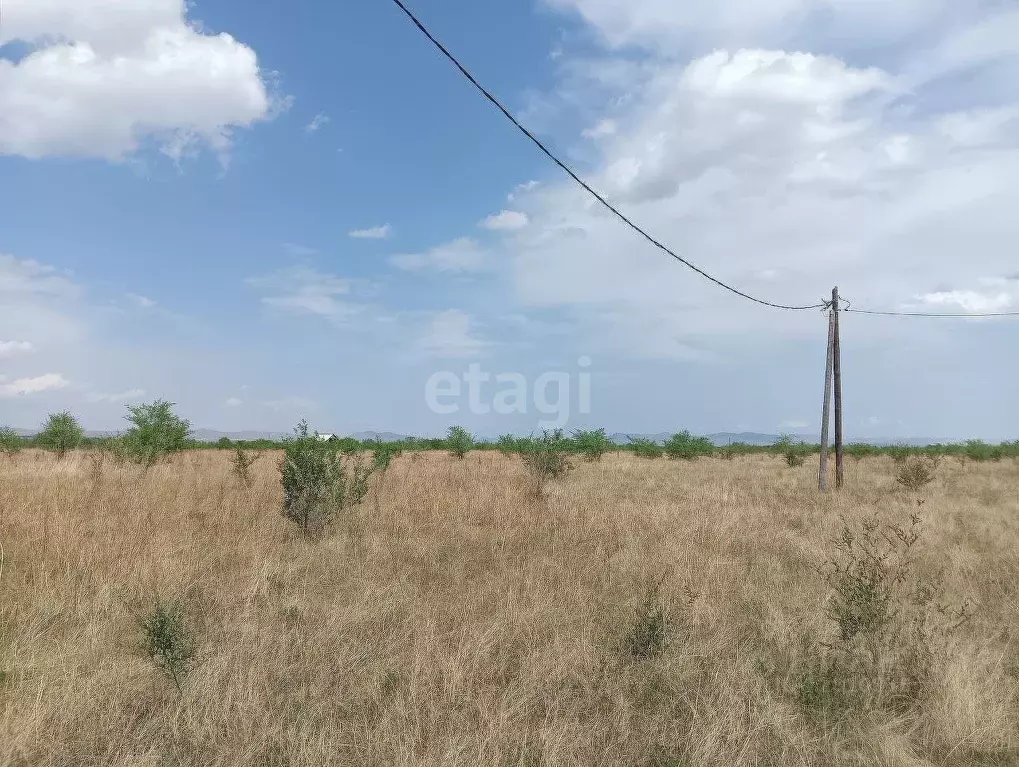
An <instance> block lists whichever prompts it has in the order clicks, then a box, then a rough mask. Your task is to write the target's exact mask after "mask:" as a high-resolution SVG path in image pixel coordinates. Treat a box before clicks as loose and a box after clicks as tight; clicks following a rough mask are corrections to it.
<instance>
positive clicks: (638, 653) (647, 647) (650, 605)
mask: <svg viewBox="0 0 1019 767" xmlns="http://www.w3.org/2000/svg"><path fill="white" fill-rule="evenodd" d="M663 580H664V578H663V579H661V580H658V581H654V582H652V583H651V584H650V585H649V586H648V589H647V593H646V594H645V596H644V599H643V601H641V603H640V605H638V606H637V614H636V615H635V616H634V620H633V623H632V624H631V626H630V629H629V631H628V632H627V634H626V640H625V642H624V645H625V648H626V651H627V653H628V654H629V655H630V656H631V657H633V658H636V659H637V660H650V659H652V658H657V657H659V656H660V655H662V653H664V652H665V648H666V647H667V646H668V643H669V621H668V613H667V612H666V609H665V605H664V604H663V603H662V597H661V588H662V582H663Z"/></svg>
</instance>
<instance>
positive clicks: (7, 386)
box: [0, 373, 71, 398]
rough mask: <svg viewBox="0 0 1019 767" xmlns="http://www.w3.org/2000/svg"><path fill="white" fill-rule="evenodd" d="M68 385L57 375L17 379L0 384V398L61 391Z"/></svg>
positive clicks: (68, 384)
mask: <svg viewBox="0 0 1019 767" xmlns="http://www.w3.org/2000/svg"><path fill="white" fill-rule="evenodd" d="M70 385H71V382H70V381H68V380H67V379H66V378H64V377H63V376H62V375H60V374H59V373H46V374H45V375H41V376H36V377H35V378H18V379H16V380H14V381H12V382H11V383H4V384H0V397H5V398H6V397H17V396H23V395H26V394H39V393H41V392H46V391H53V390H55V389H63V388H66V387H67V386H70Z"/></svg>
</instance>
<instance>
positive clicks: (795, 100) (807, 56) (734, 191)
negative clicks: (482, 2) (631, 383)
mask: <svg viewBox="0 0 1019 767" xmlns="http://www.w3.org/2000/svg"><path fill="white" fill-rule="evenodd" d="M556 4H557V5H560V6H564V7H565V6H567V5H568V6H570V7H573V8H576V9H579V10H581V12H582V13H583V14H584V15H585V16H588V17H590V18H594V17H595V16H597V17H598V18H599V19H600V20H599V21H597V22H595V23H596V25H598V28H599V31H601V32H602V33H603V34H605V35H607V36H611V35H613V34H614V33H613V31H612V28H611V27H612V25H611V24H608V23H605V25H604V27H602V26H601V24H602V20H601V19H602V16H601V14H605V17H604V18H608V16H613V17H616V16H618V17H620V18H625V20H626V21H625V23H624V22H620V26H618V27H616V29H619V30H626V29H629V30H630V31H631V32H632V31H633V30H635V29H637V28H638V27H639V28H641V29H643V30H644V32H646V33H647V34H648V35H649V37H645V36H644V32H642V33H641V34H632V35H631V34H629V33H625V34H624V37H625V42H626V44H634V43H637V44H645V45H646V47H647V50H646V51H645V53H646V54H647V55H646V56H645V57H644V59H643V60H638V61H635V60H634V57H630V56H628V57H626V58H616V57H615V56H614V55H613V54H611V53H608V54H605V55H603V56H600V57H599V56H596V57H594V58H589V59H586V60H584V61H579V62H566V63H565V64H564V68H563V70H562V71H563V75H562V80H561V84H560V89H559V92H558V93H557V94H555V98H554V104H555V109H558V110H562V111H564V112H565V113H566V114H568V115H569V116H570V118H577V119H578V120H579V119H582V120H583V122H581V124H586V125H591V124H598V113H599V112H604V111H609V110H610V111H611V118H603V119H611V120H612V121H613V122H614V125H615V132H614V133H611V134H610V135H606V136H604V137H603V138H602V139H601V140H600V141H598V142H597V143H596V144H594V145H592V144H589V143H586V142H585V143H584V144H583V149H582V151H583V153H584V157H585V161H586V163H587V164H588V166H589V167H590V170H588V171H587V174H586V175H588V176H589V177H590V180H591V182H592V186H593V187H594V188H596V189H598V190H599V191H601V192H603V193H604V194H605V195H606V197H607V198H608V199H609V201H610V202H612V203H613V204H615V205H617V206H619V207H620V208H621V209H622V210H623V211H624V212H625V213H626V214H627V215H629V216H630V217H631V218H632V219H633V220H634V221H636V222H638V223H639V224H640V225H641V226H642V227H644V228H645V229H646V230H647V231H648V232H650V233H651V234H652V235H653V236H655V237H656V238H657V239H659V240H660V241H662V242H664V243H666V244H668V245H670V246H671V247H672V248H673V249H674V250H676V251H677V252H678V253H679V254H680V255H682V256H684V257H687V258H689V259H690V260H691V261H693V262H694V263H695V264H697V265H699V266H701V267H703V268H705V269H706V270H707V271H709V272H711V273H712V274H715V275H716V276H718V277H719V278H721V279H722V280H725V281H727V282H730V283H732V284H735V285H737V286H738V287H740V288H741V289H743V290H745V291H748V292H750V293H752V294H755V295H759V296H762V297H763V298H766V299H770V300H774V301H779V302H782V303H814V302H818V301H820V300H822V299H823V297H824V296H825V295H826V293H828V292H830V290H831V287H830V286H831V285H832V284H833V283H836V282H837V283H838V284H839V286H840V289H841V291H842V293H843V295H845V296H846V297H847V298H849V299H850V300H851V301H853V303H854V306H856V307H858V308H871V309H898V308H901V307H902V306H903V304H904V303H907V302H910V301H914V302H916V301H920V302H921V303H927V304H930V302H932V301H940V302H942V303H944V305H946V306H948V305H955V306H968V307H976V306H982V307H988V306H995V307H1002V306H1006V304H1007V305H1012V304H1011V303H1009V302H1011V301H1013V300H1015V299H1013V298H1012V295H1013V294H1012V292H1011V288H1009V287H1005V286H1003V285H998V284H993V285H992V284H984V283H980V282H979V280H980V278H982V277H986V276H987V275H1005V274H1009V273H1010V272H1014V271H1015V268H1014V266H1013V264H1014V256H1013V254H1012V251H1013V243H1014V242H1015V239H1016V238H1017V237H1019V220H1017V219H1016V218H1015V215H1014V212H1013V211H1014V210H1015V209H1016V207H1017V206H1019V129H1017V126H1019V123H1017V119H1019V116H1017V114H1016V111H1015V109H1016V107H1017V106H1019V89H1016V88H1012V86H1010V85H1008V82H1010V81H1006V80H1003V81H1002V83H1003V85H1002V86H1001V87H1000V91H1001V92H999V93H996V94H993V96H992V95H987V94H985V96H986V97H987V98H988V99H990V100H991V102H992V103H990V104H986V105H984V104H981V105H976V106H974V105H973V104H972V99H973V97H974V94H973V92H972V90H971V89H969V88H968V87H966V86H965V85H963V84H962V83H965V82H966V81H965V80H963V79H960V80H959V82H958V83H956V82H954V81H952V82H948V83H945V82H939V84H938V88H937V92H936V93H934V92H931V93H928V92H927V91H925V90H923V89H920V90H917V91H912V90H909V88H910V87H911V84H912V83H916V82H918V80H917V78H916V77H915V76H914V75H913V74H912V73H911V72H909V71H907V70H909V69H910V67H911V66H912V62H913V60H914V59H911V58H910V57H909V56H907V55H905V54H903V55H902V56H901V57H900V58H899V59H896V60H890V59H889V58H888V57H884V59H883V62H882V63H884V64H887V65H888V67H889V68H888V69H882V68H878V67H875V66H871V65H869V63H868V62H869V61H870V57H868V56H866V55H862V54H860V53H859V52H858V51H857V55H854V57H853V58H852V59H842V58H839V57H837V56H834V55H821V54H811V53H806V52H788V51H783V50H778V49H764V48H753V47H748V48H744V49H731V50H716V51H714V52H710V53H706V54H705V55H702V56H696V57H694V58H692V59H691V60H689V61H684V60H683V59H682V58H680V57H679V56H677V54H676V50H683V49H682V47H679V48H676V47H675V46H672V47H670V48H669V52H668V53H667V54H665V55H659V49H658V47H657V43H655V42H653V41H651V40H650V37H653V35H651V30H652V29H653V28H655V29H657V28H660V26H661V24H660V23H659V22H657V21H656V22H654V23H651V22H649V18H650V17H652V16H655V14H661V15H667V16H669V17H671V18H673V19H674V21H675V23H676V24H678V25H679V26H681V27H683V29H682V31H681V34H680V33H679V32H677V35H680V36H682V35H686V34H695V35H700V37H698V40H701V41H703V40H704V39H709V38H710V35H708V36H707V37H705V35H706V34H707V33H705V32H704V31H703V27H700V28H699V31H698V29H692V28H687V27H686V26H685V25H686V23H687V22H685V21H683V19H684V18H686V19H688V20H689V18H691V17H693V18H694V19H695V17H697V15H698V13H705V14H712V13H714V12H715V11H714V10H713V6H714V4H712V7H708V5H707V4H705V5H704V6H703V7H701V5H700V4H699V3H696V2H695V3H694V6H693V8H692V9H685V6H684V9H681V8H679V7H678V6H676V5H675V4H673V3H666V2H654V0H634V2H633V3H627V4H624V3H610V2H607V0H606V2H599V1H598V0H575V2H573V1H570V2H567V0H563V2H560V3H556ZM720 5H721V6H724V10H725V11H726V12H729V11H733V9H734V8H735V7H736V5H737V4H736V3H734V2H732V1H730V2H722V3H721V4H720ZM790 5H792V4H790ZM796 5H797V6H799V4H796ZM836 5H838V8H837V9H836V10H837V11H838V12H839V13H842V12H847V13H851V11H848V10H847V7H843V4H841V3H837V4H836ZM861 5H868V6H869V5H872V4H861ZM900 6H901V3H900ZM768 7H769V8H772V6H768ZM687 10H689V14H687ZM720 12H721V11H720ZM758 12H760V13H765V11H763V10H759V9H756V6H755V7H754V8H749V7H748V8H747V13H748V14H751V15H752V14H755V13H758ZM767 12H768V13H770V12H771V11H770V10H769V11H767ZM642 14H643V15H642ZM685 14H686V15H685ZM917 18H920V17H919V16H918V17H917ZM690 23H691V24H696V19H695V21H691V22H690ZM790 26H791V27H792V28H794V29H796V30H797V31H796V32H795V34H796V35H800V33H801V32H802V30H799V28H798V27H797V26H796V24H795V23H790ZM656 34H657V33H656ZM755 34H757V33H755ZM751 37H752V36H751ZM677 39H679V38H678V37H675V38H673V39H672V42H673V43H675V42H676V40H677ZM859 39H860V40H863V41H866V40H867V37H866V35H865V34H862V33H861V35H860V38H859ZM622 41H623V38H620V42H621V44H622ZM825 47H826V48H827V47H829V46H827V45H826V46H825ZM687 50H688V49H687ZM848 60H852V61H854V62H858V63H856V64H852V65H851V64H848V63H847V61H848ZM1010 88H1011V90H1009V89H1010ZM987 93H988V94H990V91H988V92H987ZM606 105H608V106H606ZM569 110H575V112H576V113H577V114H574V113H573V112H571V111H569ZM570 122H571V123H572V124H576V121H575V120H574V119H571V120H570ZM592 152H597V154H595V155H594V156H592V154H591V153H592ZM519 207H520V209H521V210H522V211H525V212H526V214H527V215H528V218H529V220H530V224H529V226H528V227H527V228H526V229H524V230H523V231H521V233H520V234H519V235H518V237H517V238H515V241H514V243H513V245H514V248H515V254H514V268H515V287H516V292H517V296H518V297H519V298H520V299H521V300H522V301H523V302H524V303H525V304H528V305H531V306H536V307H546V308H555V309H559V310H564V311H566V312H568V313H569V315H570V316H571V317H572V318H573V319H574V320H575V322H576V323H577V324H578V326H579V327H581V328H584V329H586V330H587V331H588V332H589V335H590V336H591V337H592V338H593V339H602V340H603V341H604V342H605V343H611V344H612V348H613V349H614V350H615V351H618V352H621V353H624V354H632V355H642V356H652V357H665V358H675V357H676V356H677V355H683V354H686V353H687V350H688V349H690V348H694V349H696V348H698V347H699V348H705V347H707V348H718V339H719V338H720V337H727V336H731V337H740V338H743V339H745V341H744V342H745V343H750V344H753V343H755V342H754V341H753V340H752V339H758V340H761V339H764V338H776V337H783V336H784V337H789V336H794V337H798V336H804V335H806V334H807V333H812V332H814V330H815V329H814V328H813V326H812V325H809V323H806V322H805V321H804V319H803V317H802V316H799V315H796V314H793V313H779V312H769V311H768V310H764V309H762V308H760V307H756V306H753V305H750V304H749V303H747V302H741V301H739V300H738V299H737V298H736V297H734V296H731V295H727V294H725V293H723V292H721V291H720V290H719V289H718V288H717V287H715V286H713V285H711V284H710V283H707V282H706V281H704V280H702V279H701V278H700V277H698V276H697V275H696V274H694V273H692V272H691V271H689V270H687V269H685V268H684V267H683V266H682V265H679V264H677V263H676V262H675V261H673V260H672V259H670V258H668V256H667V255H666V254H664V253H662V252H661V251H658V250H656V249H654V248H653V247H652V246H651V245H650V244H648V243H647V242H645V241H644V240H642V239H641V238H640V237H639V236H638V235H636V234H635V233H634V232H632V231H630V230H628V229H627V228H626V227H625V226H623V225H621V223H620V222H619V221H618V220H617V219H615V218H614V217H612V216H611V215H610V214H609V213H608V212H607V211H605V210H604V209H603V208H601V207H600V206H599V205H598V204H597V203H596V202H595V201H593V200H592V198H591V197H590V196H589V195H588V194H587V193H585V192H583V191H582V190H580V189H578V188H577V187H576V185H575V184H573V183H572V182H565V181H564V182H556V183H555V184H552V185H547V186H546V187H544V188H543V190H542V192H541V193H540V194H533V195H529V196H528V197H527V199H526V204H520V205H519ZM960 254H965V257H962V258H961V257H960ZM946 285H947V286H950V287H946ZM973 286H975V287H973ZM960 291H962V292H960ZM1016 304H1017V305H1019V301H1016ZM606 317H619V318H624V319H625V321H624V322H623V323H622V324H615V326H614V327H611V328H610V327H608V323H607V321H606V319H605V318H606ZM868 327H872V328H874V329H873V330H871V331H869V332H876V326H868ZM606 331H611V332H606ZM707 336H710V337H711V338H710V342H709V339H708V338H706V337H707Z"/></svg>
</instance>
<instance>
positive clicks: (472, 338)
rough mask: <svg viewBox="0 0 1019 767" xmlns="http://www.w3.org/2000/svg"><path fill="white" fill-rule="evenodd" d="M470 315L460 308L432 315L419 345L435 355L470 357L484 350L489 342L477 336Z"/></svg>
mask: <svg viewBox="0 0 1019 767" xmlns="http://www.w3.org/2000/svg"><path fill="white" fill-rule="evenodd" d="M473 325H474V322H473V320H472V319H471V317H470V315H468V314H467V313H466V312H464V311H461V310H460V309H448V310H446V311H443V312H438V313H436V314H435V315H433V316H432V318H431V321H430V322H429V324H428V328H427V330H426V331H425V334H424V335H423V336H422V337H421V340H420V343H419V346H420V348H421V350H422V351H424V352H425V353H426V354H428V355H431V356H435V357H449V358H456V357H472V356H475V355H477V354H480V353H482V352H483V351H485V350H486V349H487V348H488V347H489V346H490V344H489V342H487V341H485V340H483V339H481V338H479V337H478V336H477V335H476V334H475V332H474V329H473Z"/></svg>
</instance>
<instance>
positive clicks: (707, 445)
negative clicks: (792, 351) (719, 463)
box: [665, 431, 715, 461]
mask: <svg viewBox="0 0 1019 767" xmlns="http://www.w3.org/2000/svg"><path fill="white" fill-rule="evenodd" d="M714 452H715V446H714V445H712V444H711V440H710V439H708V438H707V437H694V436H693V435H691V434H690V432H688V431H681V432H680V433H679V434H673V435H672V436H671V437H670V438H669V439H668V441H667V442H666V443H665V454H666V455H667V456H668V457H669V458H682V459H683V460H685V461H693V460H695V459H697V458H700V457H701V456H710V455H712V454H713V453H714Z"/></svg>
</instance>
